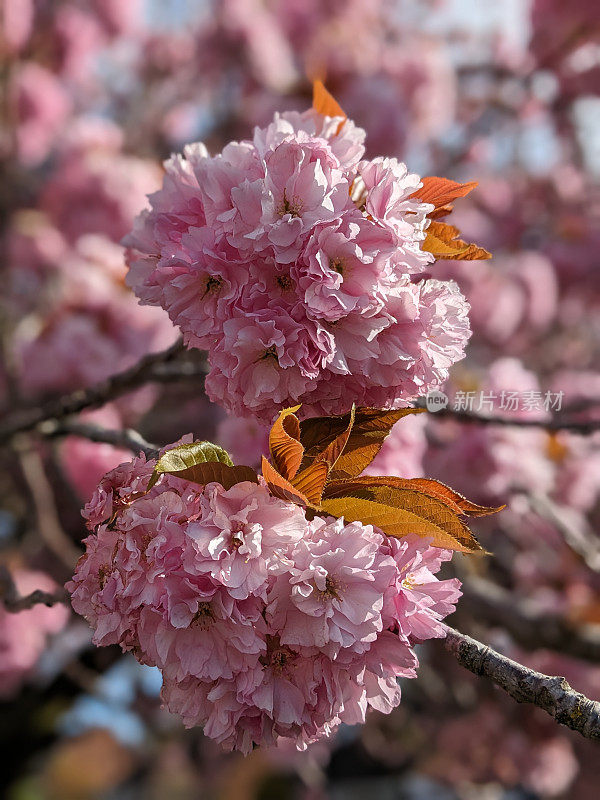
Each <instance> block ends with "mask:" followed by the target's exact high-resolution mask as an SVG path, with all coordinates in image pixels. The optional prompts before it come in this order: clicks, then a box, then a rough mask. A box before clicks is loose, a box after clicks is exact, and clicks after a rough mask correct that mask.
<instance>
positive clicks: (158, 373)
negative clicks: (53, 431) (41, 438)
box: [0, 340, 205, 444]
mask: <svg viewBox="0 0 600 800" xmlns="http://www.w3.org/2000/svg"><path fill="white" fill-rule="evenodd" d="M183 352H184V346H183V342H182V341H181V340H179V341H178V342H176V343H175V344H174V345H172V346H171V347H169V348H168V349H167V350H163V351H161V352H160V353H151V354H149V355H147V356H144V358H142V359H141V360H140V361H138V363H137V364H135V365H134V366H133V367H130V368H129V369H126V370H124V371H123V372H118V373H117V374H116V375H112V376H111V377H110V378H107V379H106V380H104V381H102V382H101V383H97V384H95V385H94V386H90V387H89V388H87V389H78V390H76V391H74V392H72V393H71V394H66V395H63V396H61V397H58V398H56V399H52V400H49V401H48V402H46V403H42V404H41V405H39V406H34V407H32V408H27V409H24V410H23V411H20V412H17V413H16V414H13V415H10V416H8V417H7V418H6V419H5V420H4V422H3V423H2V424H0V444H1V443H3V442H7V441H8V440H10V439H11V438H12V437H13V436H14V435H15V434H17V433H22V432H24V431H30V430H32V429H33V428H35V427H37V426H38V425H39V424H40V423H42V422H44V421H45V420H48V419H57V420H58V419H63V418H64V417H69V416H71V415H72V414H78V413H79V412H80V411H83V410H85V409H88V408H97V407H98V406H101V405H104V403H107V402H108V401H109V400H114V399H115V398H116V397H120V396H121V395H123V394H126V393H127V392H130V391H132V390H134V389H137V388H138V387H139V386H142V385H144V384H146V383H151V382H161V381H168V380H172V379H173V378H174V377H184V378H187V377H191V376H198V375H199V374H204V372H205V370H203V371H202V372H199V371H198V369H197V366H196V365H193V366H191V367H190V365H186V366H185V367H184V366H183V365H182V368H181V371H180V373H174V372H173V371H172V370H169V369H168V367H169V366H170V362H172V361H173V360H174V359H175V358H176V357H177V356H179V355H180V354H181V353H183Z"/></svg>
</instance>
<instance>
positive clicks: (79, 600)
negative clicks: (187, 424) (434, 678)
mask: <svg viewBox="0 0 600 800" xmlns="http://www.w3.org/2000/svg"><path fill="white" fill-rule="evenodd" d="M155 463H156V462H154V461H146V460H145V458H144V457H143V456H142V457H140V458H137V459H134V460H133V461H131V462H129V463H125V464H122V465H121V466H120V467H118V468H117V469H115V470H113V471H112V472H110V473H108V474H107V475H106V476H105V478H104V479H103V480H102V481H101V483H100V486H99V487H98V489H97V491H96V492H95V494H94V496H93V498H92V500H91V501H90V503H88V505H87V506H86V508H85V516H86V518H87V524H88V527H89V529H90V530H92V531H93V533H92V535H91V536H89V537H88V539H87V540H86V542H85V544H86V554H85V555H84V556H83V557H82V558H81V560H80V562H79V564H78V566H77V569H76V572H75V576H74V578H73V580H72V581H71V582H70V583H69V584H68V585H67V589H68V590H69V592H70V593H71V595H72V602H73V607H74V608H75V610H76V611H77V612H78V613H80V614H82V615H84V616H85V617H86V619H87V620H88V621H89V622H90V624H91V625H92V627H93V628H94V630H95V633H94V642H95V643H96V644H98V645H108V644H114V643H118V644H120V645H121V647H122V648H123V650H129V651H132V652H133V653H134V654H135V656H136V657H137V658H138V660H139V661H141V662H142V663H145V664H151V665H155V666H158V667H159V668H160V670H161V671H162V674H163V690H162V697H163V700H164V702H165V705H166V706H167V708H168V709H169V710H171V711H172V712H175V713H177V714H179V715H180V716H181V717H182V718H183V720H184V722H185V724H186V725H188V726H193V725H199V724H200V725H204V730H205V733H206V734H207V735H208V736H210V737H211V738H213V739H216V740H217V741H219V742H220V743H222V744H223V745H224V746H225V747H226V748H228V749H231V748H235V749H239V750H242V751H243V752H249V751H250V750H251V749H252V747H253V745H254V744H261V745H270V744H275V743H276V742H278V741H279V740H280V739H289V740H292V741H293V742H294V743H295V745H296V746H297V747H298V748H299V749H303V748H304V747H305V746H306V745H308V744H309V743H311V742H313V741H315V740H317V739H319V738H321V737H323V736H327V735H328V734H329V733H330V732H331V731H332V730H334V729H335V728H336V727H337V726H338V725H339V724H340V723H342V722H344V723H350V724H353V723H358V722H362V721H364V719H365V714H366V713H367V711H368V710H369V708H374V709H376V710H378V711H382V712H385V713H389V712H390V711H391V710H392V708H394V707H395V706H397V705H398V704H399V702H400V688H399V686H398V684H397V678H398V677H405V678H410V677H415V674H416V673H415V670H416V668H417V666H418V662H417V657H416V655H415V653H414V650H413V644H414V642H415V641H417V640H423V639H428V638H431V637H439V636H443V635H444V631H445V629H444V626H443V625H442V623H441V620H442V619H443V617H445V616H446V615H447V614H449V613H450V612H451V611H453V609H454V603H455V602H456V600H457V599H458V597H459V596H460V590H459V586H460V584H459V582H458V581H457V580H446V581H439V580H438V579H437V578H436V576H435V573H436V572H438V570H439V568H440V565H441V563H442V562H443V561H445V560H447V559H449V558H450V553H449V552H448V551H445V550H441V549H439V548H436V547H431V546H429V544H428V542H427V540H426V539H425V540H424V539H419V538H417V537H411V536H409V537H405V538H402V539H399V540H397V539H392V538H389V537H387V536H385V535H384V534H382V533H381V532H380V531H379V530H378V529H377V528H374V527H372V526H370V525H363V524H362V523H360V522H353V523H349V524H346V523H345V522H344V520H343V519H337V520H336V519H334V518H333V517H325V518H323V517H315V518H314V519H313V520H312V521H309V520H307V518H306V516H305V513H304V511H303V510H302V509H301V508H300V507H299V506H296V505H293V504H292V503H288V502H286V501H284V500H280V499H278V498H276V497H274V496H273V495H272V494H271V493H270V492H269V490H268V488H267V486H266V484H265V483H264V481H263V480H262V478H259V479H258V480H259V482H258V484H256V483H253V482H250V481H244V482H241V483H237V484H236V485H234V486H232V487H231V488H229V489H225V488H224V487H223V486H222V485H220V484H219V483H216V482H212V483H208V484H206V485H204V486H199V485H197V484H195V483H192V482H190V481H187V480H184V479H182V478H179V477H176V476H174V475H162V477H161V478H160V480H159V481H158V482H157V483H156V484H155V485H154V486H152V488H151V489H150V490H149V491H147V489H148V484H149V482H150V478H151V475H152V473H153V470H154V467H155Z"/></svg>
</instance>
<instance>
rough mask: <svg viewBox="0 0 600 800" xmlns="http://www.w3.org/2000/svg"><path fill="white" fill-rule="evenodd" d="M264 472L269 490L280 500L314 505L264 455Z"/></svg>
mask: <svg viewBox="0 0 600 800" xmlns="http://www.w3.org/2000/svg"><path fill="white" fill-rule="evenodd" d="M262 474H263V478H264V479H265V481H266V482H267V486H268V487H269V491H270V492H271V494H272V495H274V496H275V497H278V498H279V499H280V500H286V501H287V502H288V503H294V504H295V505H297V506H311V505H312V503H311V502H310V500H309V499H308V497H306V495H305V494H303V493H302V492H301V491H300V489H296V487H295V486H293V485H292V484H291V483H290V482H289V481H288V480H286V479H285V478H284V477H283V476H282V475H280V474H279V473H278V472H277V470H276V469H274V468H273V467H272V466H271V465H270V464H269V462H268V461H267V459H266V458H265V457H264V456H263V457H262Z"/></svg>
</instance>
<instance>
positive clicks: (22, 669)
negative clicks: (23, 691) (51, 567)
mask: <svg viewBox="0 0 600 800" xmlns="http://www.w3.org/2000/svg"><path fill="white" fill-rule="evenodd" d="M12 577H13V579H14V581H15V585H16V588H17V591H18V592H19V594H20V595H27V594H30V593H31V592H33V591H35V590H36V589H40V590H42V591H46V592H52V591H54V590H55V589H56V585H55V583H54V581H53V580H51V579H50V578H49V577H48V576H47V575H45V574H44V573H42V572H37V571H33V570H27V569H16V570H13V571H12ZM68 617H69V612H68V610H67V609H66V608H65V606H64V605H62V604H61V603H57V604H56V605H54V606H51V607H46V606H44V605H36V606H34V607H33V608H29V609H26V610H25V611H19V612H18V613H10V612H8V611H6V610H5V609H4V607H0V696H1V697H3V698H9V697H10V696H11V695H12V694H14V692H16V691H17V690H18V688H19V687H20V686H21V684H22V683H23V681H25V680H26V679H27V678H28V676H29V675H30V674H31V673H32V672H33V670H34V668H35V665H36V663H37V661H38V659H39V657H40V656H41V654H42V652H43V651H44V649H45V648H46V644H47V639H48V637H49V636H51V635H52V634H56V633H58V632H59V631H60V630H61V629H62V628H64V626H65V624H66V622H67V619H68Z"/></svg>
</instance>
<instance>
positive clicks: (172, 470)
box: [148, 442, 233, 489]
mask: <svg viewBox="0 0 600 800" xmlns="http://www.w3.org/2000/svg"><path fill="white" fill-rule="evenodd" d="M209 462H217V463H219V464H224V465H225V466H228V467H233V461H232V460H231V456H230V455H229V453H228V452H227V451H226V450H223V448H222V447H219V446H218V445H216V444H213V443H212V442H192V443H191V444H180V445H179V446H178V447H174V448H173V449H172V450H167V451H166V452H165V453H163V454H162V456H161V457H160V458H159V459H158V461H157V462H156V466H155V467H154V472H153V473H152V477H151V478H150V482H149V483H148V489H151V488H152V487H153V486H154V484H155V483H156V481H157V480H158V479H159V478H160V476H161V475H164V474H165V473H166V474H170V475H173V474H176V473H182V472H186V471H188V475H189V474H192V473H190V472H189V470H190V469H192V468H193V467H196V466H198V465H199V464H206V463H209ZM178 477H180V478H181V477H184V478H186V480H192V478H189V477H186V476H185V475H181V474H179V475H178Z"/></svg>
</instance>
